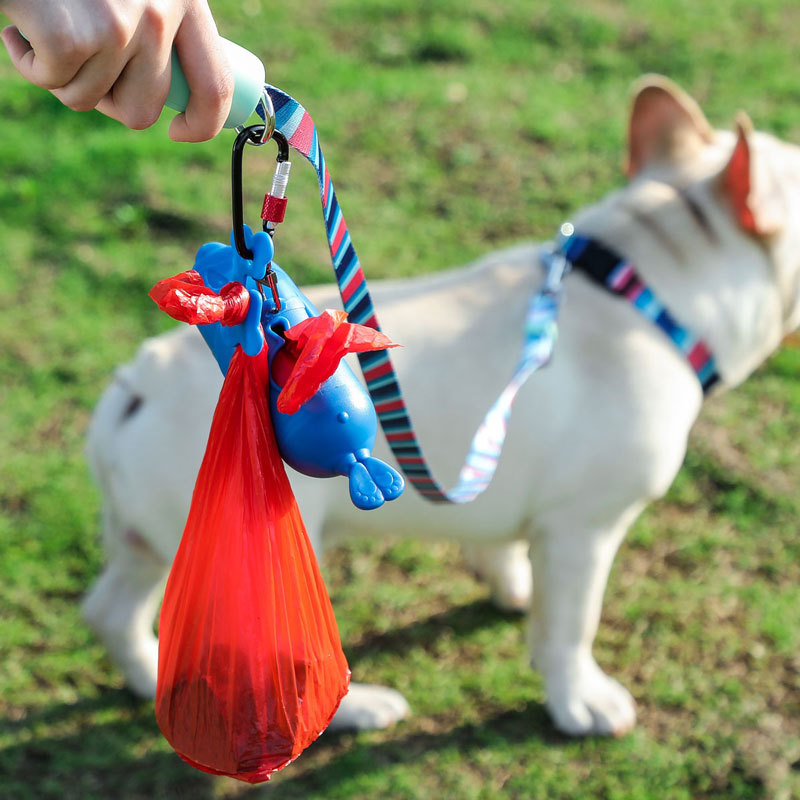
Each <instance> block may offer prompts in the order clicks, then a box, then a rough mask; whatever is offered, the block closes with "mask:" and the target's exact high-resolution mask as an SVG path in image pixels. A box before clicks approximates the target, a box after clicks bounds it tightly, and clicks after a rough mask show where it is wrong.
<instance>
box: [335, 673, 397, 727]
mask: <svg viewBox="0 0 800 800" xmlns="http://www.w3.org/2000/svg"><path fill="white" fill-rule="evenodd" d="M410 713H411V709H410V708H409V705H408V703H407V702H406V699H405V697H403V695H401V694H400V692H397V691H395V690H394V689H389V688H387V687H386V686H374V685H373V684H369V683H351V684H350V690H349V691H348V693H347V694H346V695H345V696H344V699H343V700H342V702H341V705H340V706H339V710H338V711H337V712H336V715H335V716H334V718H333V721H332V722H331V724H330V726H329V730H332V731H371V730H378V729H380V728H388V727H389V726H390V725H394V723H395V722H397V721H398V720H401V719H404V718H405V717H407V716H408V715H409V714H410Z"/></svg>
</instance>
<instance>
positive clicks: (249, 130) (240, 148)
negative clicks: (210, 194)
mask: <svg viewBox="0 0 800 800" xmlns="http://www.w3.org/2000/svg"><path fill="white" fill-rule="evenodd" d="M263 133H264V125H263V124H258V125H249V126H248V127H246V128H242V130H241V131H240V132H239V135H238V136H237V137H236V139H235V140H234V142H233V156H232V158H231V197H232V209H233V241H234V244H235V245H236V252H237V253H238V254H239V255H240V256H241V257H242V258H246V259H247V260H248V261H252V259H253V251H252V250H251V249H250V248H249V247H248V246H247V244H246V243H245V239H244V210H243V207H242V203H243V201H242V155H243V153H244V146H245V145H246V144H247V143H248V142H249V143H250V144H254V145H260V144H262V142H261V137H262V135H263ZM271 138H272V139H274V140H275V142H276V143H277V145H278V161H288V160H289V143H288V142H287V141H286V137H285V136H284V135H283V134H282V133H280V132H279V131H275V132H274V133H273V134H272V137H271Z"/></svg>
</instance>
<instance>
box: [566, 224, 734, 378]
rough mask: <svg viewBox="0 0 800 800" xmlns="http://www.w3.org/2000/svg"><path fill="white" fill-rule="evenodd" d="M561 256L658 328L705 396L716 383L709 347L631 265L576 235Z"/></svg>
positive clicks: (713, 363) (717, 376)
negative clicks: (675, 348)
mask: <svg viewBox="0 0 800 800" xmlns="http://www.w3.org/2000/svg"><path fill="white" fill-rule="evenodd" d="M562 252H563V253H564V255H565V256H566V258H567V260H568V261H569V263H570V264H571V265H572V268H573V269H578V270H580V271H581V272H583V273H584V274H585V275H586V276H587V277H589V278H590V279H591V280H592V281H594V282H595V283H597V284H599V285H600V286H602V287H604V288H605V289H607V290H608V291H609V292H611V293H612V294H615V295H617V296H619V297H623V298H625V299H626V300H628V301H629V302H630V303H631V304H632V305H633V307H634V308H635V309H636V310H637V311H639V312H640V313H641V314H643V315H644V316H645V317H647V319H649V320H650V321H651V322H653V323H654V324H655V325H656V326H658V327H659V328H661V330H662V331H664V333H665V334H666V335H667V336H668V337H669V338H670V339H671V340H672V342H673V343H674V344H675V346H676V347H677V348H678V349H679V350H680V351H681V352H682V353H683V354H684V356H685V357H686V360H687V361H688V362H689V365H690V366H691V367H692V369H693V370H694V372H695V374H696V375H697V379H698V380H699V381H700V385H701V386H702V387H703V392H704V393H707V392H708V391H710V389H711V388H712V387H713V386H714V385H715V384H716V383H717V382H718V381H719V379H720V376H719V373H718V372H717V365H716V362H715V361H714V356H713V355H712V353H711V349H710V348H709V346H708V345H707V344H706V343H705V342H704V341H703V340H702V339H700V338H698V337H697V336H695V335H694V334H693V333H692V332H691V331H690V330H689V329H688V328H686V327H684V326H683V325H681V324H680V323H679V322H678V321H677V320H676V319H675V317H673V316H672V314H671V313H670V312H669V310H668V309H667V308H666V307H665V306H664V305H663V304H662V303H661V301H660V300H659V299H658V297H657V296H656V294H655V292H654V291H653V290H652V289H651V288H650V287H648V286H647V285H646V284H645V283H644V281H643V280H642V279H641V277H639V275H638V273H637V272H636V269H635V268H634V266H633V265H632V264H631V263H630V262H628V261H626V260H625V259H624V258H623V257H622V256H620V255H619V254H618V253H615V252H614V251H613V250H609V249H608V248H607V247H605V246H603V245H602V244H600V243H599V242H597V241H596V240H594V239H589V238H587V237H585V236H580V235H578V234H575V235H573V236H571V237H570V238H569V239H568V240H567V241H566V242H565V243H564V245H563V246H562Z"/></svg>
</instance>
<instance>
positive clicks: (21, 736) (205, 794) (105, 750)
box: [0, 689, 217, 800]
mask: <svg viewBox="0 0 800 800" xmlns="http://www.w3.org/2000/svg"><path fill="white" fill-rule="evenodd" d="M43 732H45V733H43ZM0 737H2V738H3V739H6V740H10V742H11V744H9V745H8V746H6V747H4V748H2V749H0V775H2V776H3V777H2V780H0V798H12V797H13V798H14V799H15V800H28V798H30V799H31V800H34V799H35V800H40V798H41V799H42V800H46V799H49V798H58V800H71V799H72V798H80V800H89V799H90V798H107V797H124V798H126V800H138V798H152V797H159V798H184V797H186V798H189V797H191V798H198V800H206V798H208V799H209V800H210V798H212V797H215V796H217V795H216V794H215V793H214V791H213V786H212V783H211V781H210V780H209V779H208V778H207V777H206V776H204V775H202V774H201V773H199V772H197V771H196V770H194V769H192V768H191V767H189V766H187V765H185V764H183V762H181V761H180V760H179V759H178V757H177V756H176V755H175V754H173V753H171V752H168V751H167V750H166V749H164V750H161V748H160V746H159V745H160V744H161V743H160V739H159V737H160V734H159V732H158V727H157V725H156V722H155V718H154V715H153V704H152V702H148V701H143V700H139V699H138V698H136V697H134V696H133V695H131V694H130V693H129V692H128V691H126V690H124V689H121V690H107V691H103V692H101V693H100V694H98V695H97V696H96V697H91V698H85V699H83V700H79V701H78V702H77V703H71V704H59V705H51V706H47V707H46V708H43V709H41V710H39V711H34V712H32V713H29V714H28V715H26V716H25V717H24V718H23V719H21V720H7V719H4V720H2V721H0ZM156 747H159V751H156Z"/></svg>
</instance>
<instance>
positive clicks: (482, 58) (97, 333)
mask: <svg viewBox="0 0 800 800" xmlns="http://www.w3.org/2000/svg"><path fill="white" fill-rule="evenodd" d="M212 6H213V10H214V12H215V14H216V17H217V21H218V25H219V28H220V32H221V33H222V34H223V35H224V36H226V37H227V38H230V39H233V40H234V41H237V42H239V43H241V44H242V45H243V46H245V47H246V48H248V49H250V50H252V51H253V52H254V53H256V54H258V55H259V57H260V58H261V59H262V60H263V61H264V63H265V64H266V67H267V76H268V80H270V82H272V83H274V84H276V85H277V86H280V87H282V88H284V89H285V90H286V91H288V92H289V93H291V94H292V95H294V96H295V97H296V98H298V99H299V100H300V101H301V102H302V103H303V104H304V105H306V107H307V108H308V109H309V110H310V112H311V113H312V115H313V117H314V118H315V120H316V122H317V125H318V127H319V131H320V136H321V140H322V143H323V146H324V149H325V153H326V157H327V160H328V163H329V166H330V169H331V173H332V175H333V177H334V180H335V182H336V187H337V191H338V194H339V198H340V201H341V203H342V206H343V209H344V210H345V214H346V216H347V220H348V223H349V226H350V230H351V232H352V235H353V240H354V242H355V244H356V246H357V248H358V250H359V254H360V256H361V260H362V263H363V265H364V268H365V272H366V273H367V275H368V276H369V277H375V278H377V277H381V276H403V275H411V274H415V273H419V272H424V271H432V270H438V269H443V268H446V267H450V266H454V265H457V264H461V263H464V262H466V261H468V260H470V259H472V258H475V257H477V256H479V255H480V254H482V253H485V252H487V251H489V250H491V249H493V248H496V247H499V246H502V245H505V244H510V243H513V242H518V241H520V240H524V239H542V238H546V237H548V236H549V235H550V234H551V232H552V231H553V230H554V228H555V226H556V225H557V224H558V223H559V222H560V221H562V220H563V219H565V218H566V217H568V216H569V215H570V213H571V212H572V211H573V210H574V209H576V208H578V207H580V206H582V205H586V204H588V203H589V202H592V201H594V200H596V199H598V198H599V197H600V196H601V195H603V194H604V193H606V192H607V191H609V190H611V189H612V188H614V187H615V186H618V185H620V184H621V182H622V175H621V170H620V165H621V160H622V153H623V148H624V136H625V123H626V115H627V108H628V102H629V89H630V85H631V82H632V81H633V80H634V79H635V78H636V77H637V76H638V75H640V74H641V73H643V72H650V71H654V72H661V73H664V74H666V75H668V76H670V77H671V78H673V79H674V80H675V81H677V82H678V83H679V84H681V85H682V86H683V87H684V88H685V89H686V90H688V91H689V92H690V93H691V94H692V95H693V96H694V97H695V98H697V99H698V101H699V102H700V103H701V105H702V106H703V107H704V109H705V110H706V113H707V114H708V116H709V118H710V120H711V122H712V123H713V124H714V125H715V126H718V127H724V126H728V125H729V124H730V121H731V120H732V118H733V115H734V113H735V111H736V110H737V109H739V108H743V109H745V110H747V111H748V112H749V113H750V115H751V116H752V118H753V120H754V122H755V124H756V127H758V128H760V129H766V130H769V131H771V132H773V133H776V134H778V135H780V136H782V137H785V138H788V139H790V140H792V141H794V142H795V143H800V73H798V66H797V64H798V61H797V40H798V33H799V32H800V6H798V5H797V4H796V3H791V2H781V0H746V1H745V0H707V1H706V2H703V3H696V2H691V0H651V1H650V2H643V0H639V1H634V0H629V1H628V2H620V1H619V0H586V1H585V2H569V1H568V0H567V1H566V2H565V1H564V0H560V1H557V0H542V2H539V3H535V4H534V3H530V2H529V1H528V0H503V1H502V2H488V0H457V1H456V0H439V2H435V3H434V2H421V0H417V2H414V0H392V1H391V2H389V1H388V0H309V1H308V2H304V3H292V4H288V3H287V4H274V3H266V2H263V1H262V0H242V2H234V1H233V0H217V2H213V3H212ZM0 79H1V80H0V246H2V250H1V251H0V797H1V798H3V800H6V798H8V799H9V800H11V798H14V800H24V799H26V798H35V799H37V800H38V798H59V800H72V799H73V798H80V800H85V799H87V798H111V797H114V798H199V799H200V800H204V799H205V798H209V799H210V798H229V797H239V796H243V795H253V796H257V795H259V793H264V795H265V796H267V795H269V796H270V797H272V798H306V799H307V800H312V798H314V799H316V798H320V799H321V798H365V799H366V798H379V797H387V798H388V797H391V798H393V800H400V799H401V798H426V800H429V799H430V798H458V799H459V800H462V799H464V800H467V799H471V798H492V800H494V799H495V798H548V799H549V800H554V799H555V798H570V799H571V800H577V799H578V798H595V797H596V798H659V800H664V799H665V798H712V797H713V798H726V800H730V799H732V798H790V797H798V796H800V713H799V712H800V678H799V677H798V676H799V675H800V653H798V644H799V643H800V620H798V611H797V610H798V607H799V606H800V602H799V601H800V566H799V565H798V562H800V540H798V536H797V529H798V524H799V523H800V506H799V505H798V502H797V491H798V486H799V485H800V413H799V412H800V385H799V384H798V378H800V350H798V347H797V343H796V342H795V343H792V342H791V341H790V342H788V343H787V345H786V346H785V347H784V348H783V349H782V351H781V352H780V353H778V354H777V355H776V356H774V357H773V358H772V359H771V360H770V361H769V362H768V363H767V364H766V365H765V366H764V367H763V368H762V369H761V370H760V371H759V372H758V373H757V374H756V376H754V378H752V379H751V380H750V381H749V382H748V383H747V384H746V385H745V386H744V387H742V388H740V389H737V390H736V391H735V392H733V393H731V394H730V395H728V396H726V397H724V398H721V399H719V400H715V401H714V402H713V403H712V404H710V405H709V407H708V408H707V409H706V411H705V413H704V415H703V417H702V419H701V422H700V424H699V425H698V428H697V431H696V433H695V435H694V437H693V441H692V447H691V450H690V453H689V456H688V459H687V462H686V465H685V467H684V469H683V470H682V472H681V474H680V476H679V478H678V480H677V482H676V484H675V486H674V487H673V489H672V491H671V492H670V494H669V496H668V497H667V498H666V499H665V500H664V501H662V502H660V503H658V504H656V505H654V506H653V507H652V508H650V509H649V510H648V512H647V513H646V514H645V516H644V517H643V518H642V519H641V520H640V521H639V522H638V523H637V525H636V527H635V529H634V531H633V532H632V534H631V535H630V536H629V538H628V540H627V542H626V544H625V545H624V547H623V549H622V552H621V554H620V556H619V557H618V559H617V562H616V565H615V568H614V573H613V576H612V580H611V583H610V586H609V590H608V595H607V602H606V606H605V609H604V623H603V625H602V626H601V629H600V634H599V637H598V641H597V655H598V660H599V661H600V663H601V664H602V665H603V666H604V667H606V668H607V669H608V670H609V671H610V672H611V673H612V674H613V675H615V676H616V677H618V678H619V679H620V680H621V681H622V682H623V683H625V684H626V685H627V686H628V687H629V688H630V689H631V691H632V692H633V694H634V695H635V697H636V699H637V702H638V706H639V715H640V721H639V725H638V727H637V729H636V730H635V731H634V732H633V733H632V734H631V735H629V736H627V737H624V738H622V739H620V740H610V741H608V740H587V741H570V740H567V739H565V738H563V737H561V736H559V735H558V734H556V733H555V732H554V730H553V728H552V726H551V724H550V722H549V721H548V718H547V716H546V714H545V712H544V708H543V705H542V702H543V692H542V686H541V681H540V679H539V678H538V676H536V675H535V674H534V673H533V672H532V671H531V670H530V669H529V668H528V666H527V659H526V649H525V646H524V624H523V621H522V619H521V618H516V617H509V616H505V615H503V614H501V613H499V612H497V611H496V610H494V608H493V607H492V606H490V605H489V604H488V602H487V594H486V590H485V589H484V588H483V587H482V586H481V585H480V584H478V583H477V582H476V581H475V580H474V579H473V578H472V577H471V576H470V575H469V574H468V573H467V572H466V571H465V570H464V569H463V568H462V566H461V562H460V559H459V556H458V550H457V548H456V547H454V546H452V545H450V544H446V543H445V544H440V545H435V546H431V545H422V544H418V543H414V542H395V543H385V542H371V543H370V542H364V543H356V544H352V545H349V546H348V547H346V548H342V549H338V550H336V551H334V552H333V553H331V554H330V556H329V557H328V558H327V559H326V561H325V565H324V566H325V573H326V577H327V579H328V581H329V586H330V589H331V593H332V597H333V602H334V607H335V609H336V611H337V616H338V618H339V621H340V626H341V632H342V636H343V640H344V645H345V650H346V652H347V654H348V657H349V659H350V662H351V666H352V668H353V672H354V677H355V679H357V680H360V681H369V682H375V683H386V684H389V685H392V686H394V687H396V688H398V689H400V690H401V691H402V692H403V693H404V694H405V695H406V697H407V698H408V699H409V701H410V703H411V705H412V707H413V709H414V716H413V717H412V718H410V719H409V720H407V721H405V722H403V723H401V724H399V725H398V726H396V727H395V728H393V729H390V730H387V731H383V732H375V733H365V734H359V735H339V736H334V735H325V736H323V737H322V739H321V740H320V741H319V743H318V744H316V745H314V746H313V747H312V748H311V749H310V750H309V751H308V752H307V753H306V754H305V755H303V756H302V757H301V758H300V760H299V761H298V762H297V763H296V764H293V765H291V766H290V767H289V768H288V769H286V770H285V772H283V773H281V774H280V775H278V776H277V777H276V778H275V779H274V780H273V781H272V782H271V785H269V786H268V787H266V788H261V789H250V788H249V787H248V786H246V785H243V784H238V783H236V782H234V781H230V780H226V779H215V778H211V777H209V776H206V775H203V774H201V773H199V772H196V771H195V770H193V769H191V768H190V767H188V766H185V765H184V764H183V763H182V762H181V761H180V760H179V759H178V757H177V756H176V755H174V754H173V753H172V751H171V750H170V748H169V746H168V745H167V744H166V742H165V741H164V740H163V739H162V738H161V736H160V734H159V732H158V729H157V727H156V724H155V720H154V718H153V710H152V704H151V703H148V702H143V701H139V700H136V699H135V698H134V697H132V696H131V695H130V694H128V693H127V692H126V691H125V689H124V687H123V684H122V680H121V676H120V674H119V672H118V671H117V670H116V669H115V668H114V667H113V666H112V665H111V664H110V663H109V661H108V660H107V658H106V656H105V654H104V650H103V648H102V647H101V646H100V645H99V643H98V642H97V641H96V640H95V639H94V637H93V636H92V635H91V634H90V633H89V632H88V630H87V629H86V627H85V626H84V625H83V623H82V622H81V619H80V615H79V602H80V598H81V596H82V594H83V593H84V591H85V590H86V588H87V587H88V586H89V585H90V583H91V581H92V580H93V578H94V577H95V576H96V575H97V573H98V571H99V568H100V564H101V560H102V554H101V550H100V546H99V541H98V527H99V526H98V495H97V493H96V491H95V489H94V488H93V486H92V483H91V480H90V478H89V476H88V473H87V469H86V466H85V463H84V458H83V454H82V448H83V438H84V432H85V428H86V425H87V421H88V418H89V415H90V413H91V410H92V407H93V405H94V403H95V401H96V399H97V397H98V396H99V394H100V392H101V390H102V389H103V387H104V385H105V384H106V383H107V381H108V380H109V377H110V375H111V374H112V371H113V370H114V367H115V365H117V364H119V363H120V362H121V361H124V360H126V359H128V358H130V357H131V356H132V355H133V353H134V352H135V350H136V348H137V346H138V344H139V342H140V341H141V340H142V338H143V337H145V336H151V335H154V334H157V333H159V332H161V331H164V330H167V329H168V328H169V327H171V325H172V324H174V323H172V322H171V320H169V319H168V318H167V317H166V316H165V315H163V314H161V313H160V312H159V311H158V310H157V308H156V307H155V305H154V304H153V303H152V302H151V301H150V300H149V299H148V297H147V292H148V290H149V289H150V287H151V286H152V285H153V283H154V282H155V281H156V280H158V279H160V278H162V277H165V276H168V275H173V274H175V273H177V272H179V271H182V270H184V269H187V268H189V267H190V266H191V264H192V262H193V256H194V252H195V251H196V249H197V248H198V247H199V246H200V245H201V244H202V243H203V242H205V241H208V240H214V239H217V240H226V239H227V236H228V231H229V226H230V221H229V192H230V189H229V157H230V147H231V144H232V136H231V135H230V132H224V133H223V134H222V135H220V136H219V137H218V138H217V139H216V140H214V141H212V142H208V143H205V144H194V145H185V144H184V145H178V144H174V143H172V142H171V141H170V140H169V139H168V137H167V130H166V127H167V121H168V118H169V117H171V113H170V112H165V114H164V118H165V119H164V120H162V121H161V122H160V123H159V124H158V125H157V126H156V127H155V128H153V129H151V130H148V131H145V132H134V131H128V130H126V129H124V128H123V127H121V126H120V125H119V124H117V123H116V122H113V121H111V120H108V119H106V118H104V117H102V116H100V115H99V114H97V113H95V112H90V113H84V114H77V113H74V112H72V111H69V110H68V109H66V108H64V107H62V106H61V105H60V104H59V103H58V102H57V101H56V100H55V99H54V98H53V97H51V96H50V95H49V94H48V93H47V92H44V91H42V90H39V89H36V88H34V87H32V86H29V85H27V84H26V83H24V82H23V81H22V79H21V78H19V76H18V75H17V74H16V73H15V72H14V71H13V69H12V68H11V66H10V63H9V61H8V59H7V57H6V56H5V54H4V53H3V54H2V56H0ZM246 159H247V160H246V162H245V169H246V177H245V187H246V190H247V201H248V203H247V206H246V208H247V209H248V210H247V212H246V217H247V218H249V219H251V220H257V219H258V213H259V210H260V200H259V194H260V195H261V196H263V192H264V190H265V183H266V181H267V180H268V176H269V175H270V174H271V170H272V153H270V154H269V155H268V156H264V155H263V154H262V153H260V152H254V151H253V150H249V151H248V152H247V153H246ZM296 161H297V163H296V166H295V168H294V170H293V173H292V184H291V186H290V197H291V202H290V204H289V210H288V216H287V222H286V223H285V224H284V225H283V226H282V228H281V229H280V231H279V234H278V237H277V242H276V244H277V258H278V261H279V262H280V263H281V264H282V266H284V267H285V268H287V269H288V270H289V271H290V272H291V273H292V274H293V275H294V277H295V278H296V279H297V280H298V282H303V281H304V282H310V281H323V280H329V276H330V272H329V270H330V265H329V262H328V261H327V260H326V259H327V249H326V244H325V239H324V235H323V230H322V225H321V220H320V210H319V200H318V195H317V189H316V184H315V179H314V175H313V172H312V170H311V168H310V167H308V165H306V164H305V162H302V161H301V160H300V159H297V160H296ZM534 383H535V381H534ZM533 390H534V386H533V383H532V384H531V391H533Z"/></svg>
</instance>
